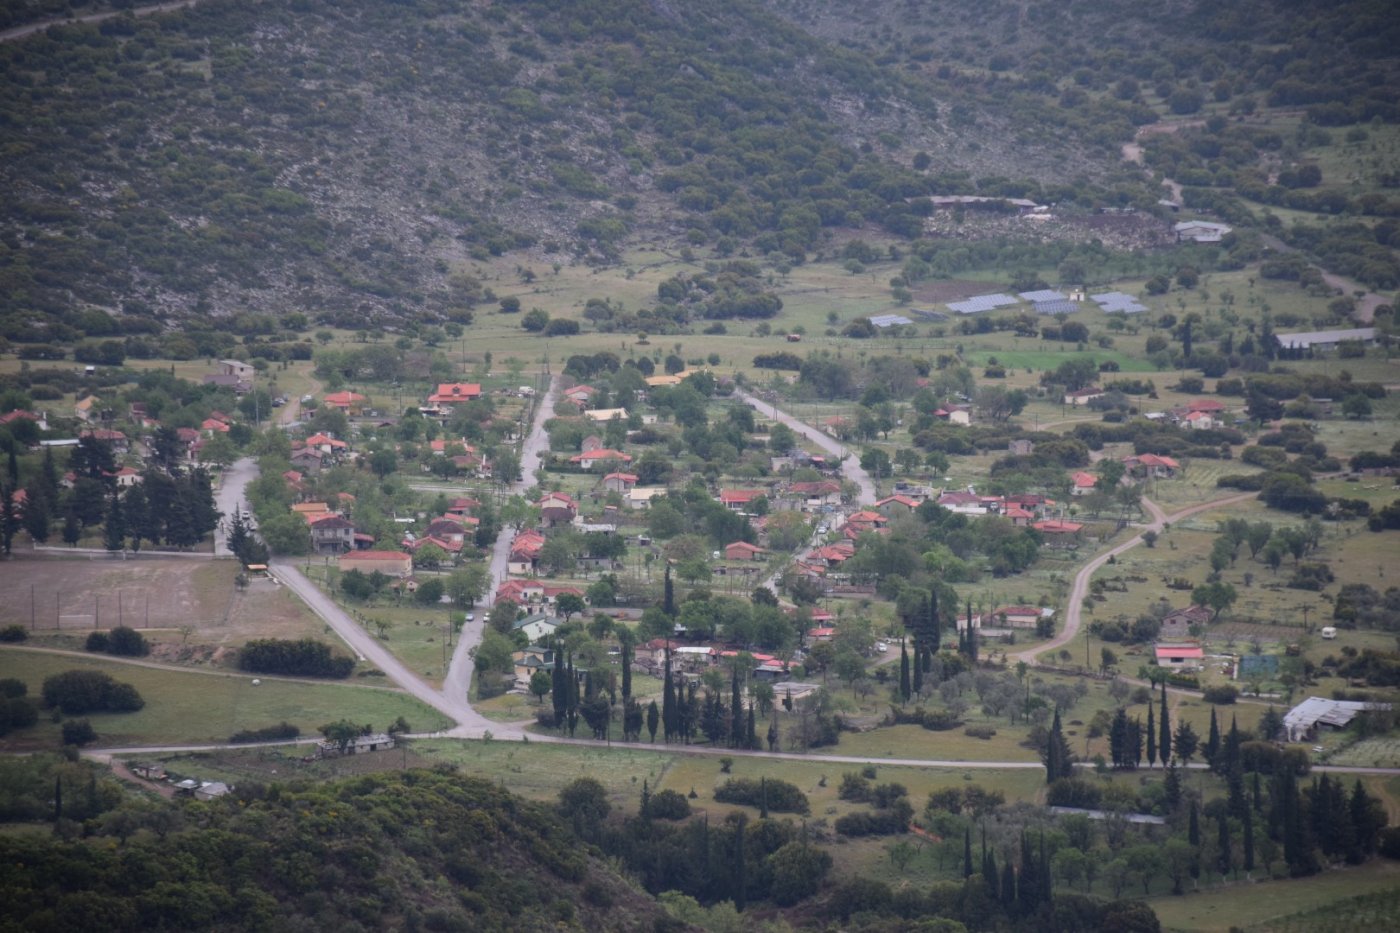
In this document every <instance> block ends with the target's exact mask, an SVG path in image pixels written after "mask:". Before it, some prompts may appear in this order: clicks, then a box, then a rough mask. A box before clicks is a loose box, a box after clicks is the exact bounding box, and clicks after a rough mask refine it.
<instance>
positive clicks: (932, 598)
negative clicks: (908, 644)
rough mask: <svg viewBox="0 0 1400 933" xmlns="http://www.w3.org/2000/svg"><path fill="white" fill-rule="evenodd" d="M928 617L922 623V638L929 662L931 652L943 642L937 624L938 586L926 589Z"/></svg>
mask: <svg viewBox="0 0 1400 933" xmlns="http://www.w3.org/2000/svg"><path fill="white" fill-rule="evenodd" d="M926 612H927V613H928V617H927V619H926V620H925V623H924V631H925V633H926V636H927V637H926V638H925V640H924V650H925V651H927V652H928V653H929V661H930V664H931V663H932V660H933V653H934V652H936V651H937V650H938V649H939V647H940V646H941V644H942V642H943V632H942V630H941V629H942V626H940V625H939V618H938V588H937V587H931V588H930V589H929V591H928V605H927V606H926ZM953 612H954V613H956V612H957V606H956V605H955V606H954V607H953Z"/></svg>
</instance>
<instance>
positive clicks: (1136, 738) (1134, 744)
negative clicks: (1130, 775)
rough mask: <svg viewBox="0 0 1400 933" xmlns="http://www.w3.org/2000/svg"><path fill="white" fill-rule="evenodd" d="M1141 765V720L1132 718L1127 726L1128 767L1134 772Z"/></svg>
mask: <svg viewBox="0 0 1400 933" xmlns="http://www.w3.org/2000/svg"><path fill="white" fill-rule="evenodd" d="M1141 764H1142V720H1141V719H1139V718H1137V717H1136V716H1134V717H1133V721H1132V722H1131V723H1129V724H1128V767H1129V768H1131V769H1132V770H1134V771H1136V770H1137V769H1138V766H1139V765H1141Z"/></svg>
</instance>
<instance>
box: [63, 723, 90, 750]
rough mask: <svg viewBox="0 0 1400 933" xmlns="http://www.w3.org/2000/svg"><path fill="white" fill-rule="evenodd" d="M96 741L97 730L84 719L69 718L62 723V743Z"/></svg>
mask: <svg viewBox="0 0 1400 933" xmlns="http://www.w3.org/2000/svg"><path fill="white" fill-rule="evenodd" d="M95 741H97V732H96V731H95V730H94V729H93V728H92V723H90V722H88V721H87V720H86V719H70V720H68V721H67V722H65V723H64V724H63V744H64V745H87V744H88V743H89V742H95Z"/></svg>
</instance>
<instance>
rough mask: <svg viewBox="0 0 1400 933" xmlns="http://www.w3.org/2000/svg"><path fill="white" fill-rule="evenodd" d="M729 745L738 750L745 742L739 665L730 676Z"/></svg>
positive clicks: (735, 666) (736, 665)
mask: <svg viewBox="0 0 1400 933" xmlns="http://www.w3.org/2000/svg"><path fill="white" fill-rule="evenodd" d="M729 680H730V683H729V707H730V709H729V717H730V727H729V744H730V745H732V746H733V747H735V748H738V747H739V746H740V745H742V744H743V742H744V697H743V694H742V691H741V690H740V688H739V665H738V664H735V665H734V670H733V671H732V672H731V673H730V675H729Z"/></svg>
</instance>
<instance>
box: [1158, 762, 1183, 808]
mask: <svg viewBox="0 0 1400 933" xmlns="http://www.w3.org/2000/svg"><path fill="white" fill-rule="evenodd" d="M1166 769H1167V777H1166V779H1165V780H1164V781H1163V782H1162V785H1163V790H1164V791H1165V792H1166V793H1165V797H1166V804H1167V810H1168V811H1169V812H1172V813H1175V812H1176V811H1177V808H1178V807H1180V806H1181V772H1180V771H1178V770H1177V767H1176V762H1173V761H1168V762H1167V763H1166Z"/></svg>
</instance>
